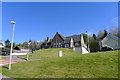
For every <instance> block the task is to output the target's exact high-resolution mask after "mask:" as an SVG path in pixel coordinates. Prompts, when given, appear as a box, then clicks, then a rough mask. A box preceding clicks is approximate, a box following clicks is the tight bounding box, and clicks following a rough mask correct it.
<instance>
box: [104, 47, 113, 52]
mask: <svg viewBox="0 0 120 80" xmlns="http://www.w3.org/2000/svg"><path fill="white" fill-rule="evenodd" d="M111 50H113V48H109V47H102V51H111Z"/></svg>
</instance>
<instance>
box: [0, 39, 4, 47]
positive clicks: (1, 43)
mask: <svg viewBox="0 0 120 80" xmlns="http://www.w3.org/2000/svg"><path fill="white" fill-rule="evenodd" d="M4 47H5V46H4V44H3V42H2V40H0V48H4Z"/></svg>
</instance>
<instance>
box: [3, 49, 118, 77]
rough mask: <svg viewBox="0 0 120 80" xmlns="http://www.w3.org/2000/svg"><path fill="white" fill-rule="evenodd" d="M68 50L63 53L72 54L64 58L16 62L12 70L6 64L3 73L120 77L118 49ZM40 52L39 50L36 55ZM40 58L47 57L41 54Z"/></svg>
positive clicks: (21, 75)
mask: <svg viewBox="0 0 120 80" xmlns="http://www.w3.org/2000/svg"><path fill="white" fill-rule="evenodd" d="M49 50H50V49H49ZM54 50H55V49H51V53H54ZM67 50H68V49H66V51H64V52H63V53H66V54H68V53H67V52H69V54H71V55H69V54H68V56H64V57H62V58H57V56H54V55H52V56H53V57H54V58H52V57H50V58H49V59H45V60H38V61H27V62H21V63H16V64H13V65H12V69H11V70H10V71H9V70H8V69H6V68H5V67H7V66H4V67H3V68H2V70H3V75H6V76H9V77H11V78H118V51H117V50H116V51H108V52H97V53H91V54H79V53H76V52H74V55H72V53H70V52H71V50H70V51H67ZM44 51H46V50H44ZM44 51H43V54H45V53H44ZM55 51H57V50H55ZM40 52H41V51H40ZM38 53H39V51H38V52H36V53H35V54H34V55H38ZM40 54H41V55H42V53H40ZM47 55H49V53H47V54H46V56H47ZM35 57H36V58H39V56H34V58H35ZM55 57H56V58H55ZM40 58H46V57H44V56H40Z"/></svg>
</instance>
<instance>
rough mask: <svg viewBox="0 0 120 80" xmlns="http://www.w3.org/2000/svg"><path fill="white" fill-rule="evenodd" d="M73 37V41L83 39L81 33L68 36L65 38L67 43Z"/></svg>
mask: <svg viewBox="0 0 120 80" xmlns="http://www.w3.org/2000/svg"><path fill="white" fill-rule="evenodd" d="M71 38H72V39H73V42H79V41H80V40H81V35H73V36H68V37H66V39H65V43H69V42H70V39H71Z"/></svg>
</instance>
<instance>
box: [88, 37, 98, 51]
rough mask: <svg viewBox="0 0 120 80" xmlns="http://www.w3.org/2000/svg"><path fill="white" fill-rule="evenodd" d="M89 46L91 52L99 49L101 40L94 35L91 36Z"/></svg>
mask: <svg viewBox="0 0 120 80" xmlns="http://www.w3.org/2000/svg"><path fill="white" fill-rule="evenodd" d="M89 46H90V51H91V52H96V51H99V42H98V41H97V40H96V39H94V37H90V38H89Z"/></svg>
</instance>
